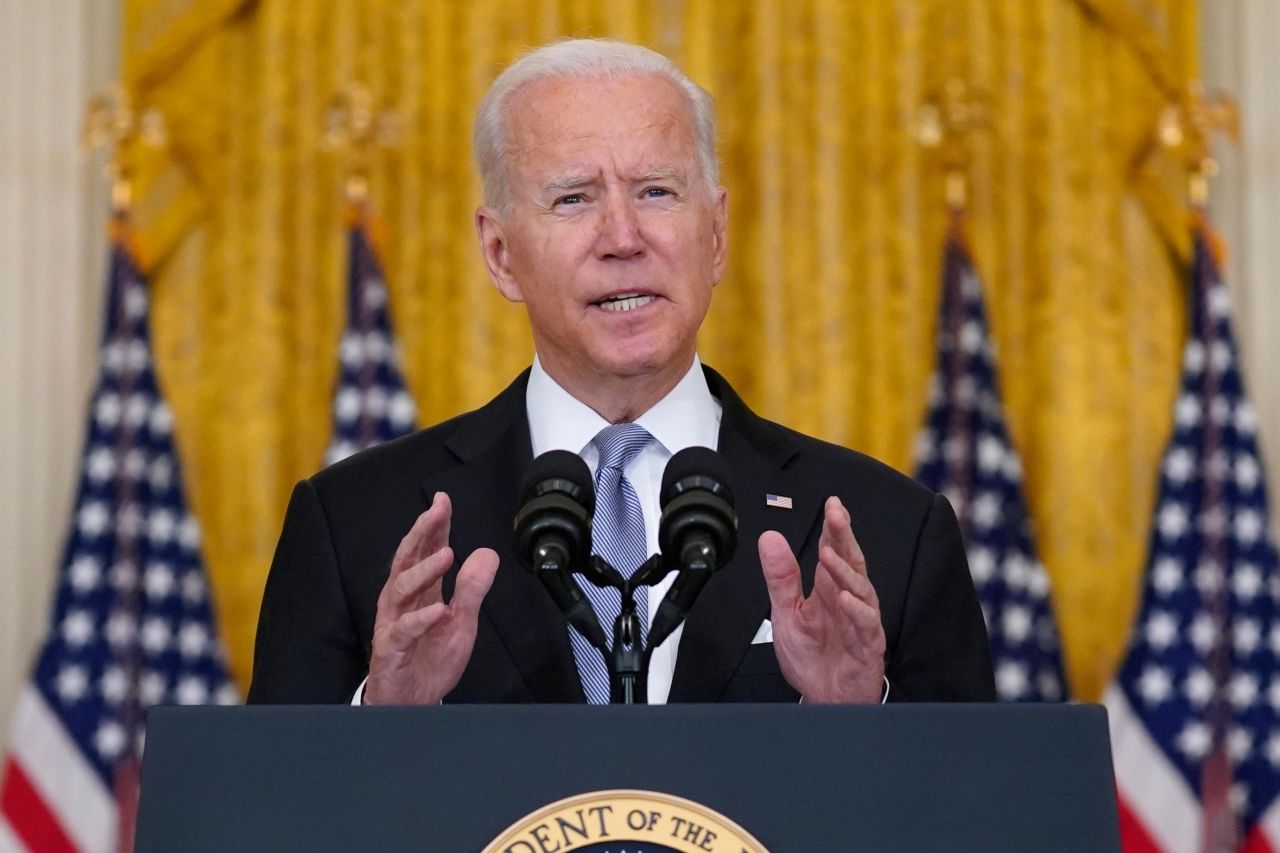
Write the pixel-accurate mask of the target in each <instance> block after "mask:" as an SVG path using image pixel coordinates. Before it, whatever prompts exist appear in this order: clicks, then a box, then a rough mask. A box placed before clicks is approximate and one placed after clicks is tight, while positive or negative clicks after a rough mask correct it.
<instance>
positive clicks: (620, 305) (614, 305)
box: [595, 293, 657, 313]
mask: <svg viewBox="0 0 1280 853" xmlns="http://www.w3.org/2000/svg"><path fill="white" fill-rule="evenodd" d="M654 299H657V297H656V296H654V295H653V294H650V293H619V294H618V295H617V296H610V297H608V298H606V299H601V300H600V301H599V302H597V303H595V304H596V305H598V306H600V307H601V308H603V309H604V310H605V311H613V312H615V313H622V312H624V311H634V310H636V309H637V308H643V307H644V306H646V305H648V304H649V303H650V302H652V301H653V300H654Z"/></svg>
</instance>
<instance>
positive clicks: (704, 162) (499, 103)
mask: <svg viewBox="0 0 1280 853" xmlns="http://www.w3.org/2000/svg"><path fill="white" fill-rule="evenodd" d="M636 74H660V75H662V76H664V77H666V78H667V79H668V80H670V81H671V82H673V83H675V84H676V85H677V86H679V87H680V91H681V92H682V93H683V94H684V96H685V99H686V100H687V101H688V102H689V109H690V112H691V113H692V116H693V130H694V139H695V141H696V143H697V146H698V163H699V166H700V167H701V169H702V177H703V179H704V180H705V181H706V182H707V184H708V185H709V186H711V187H714V186H715V185H716V182H717V181H718V180H719V177H720V166H719V163H718V162H717V160H716V113H715V106H714V105H713V104H712V102H711V95H709V94H708V93H707V91H706V90H705V89H703V88H702V87H701V86H699V85H698V84H697V83H695V82H693V81H692V80H690V79H689V77H688V75H686V74H685V73H684V72H683V71H681V70H680V69H679V67H678V66H676V64H675V63H674V62H672V61H671V60H670V59H667V58H666V57H665V56H663V55H662V54H660V53H657V52H655V51H652V50H650V49H649V48H647V47H641V46H639V45H635V44H627V43H626V42H621V41H612V40H609V39H564V40H562V41H557V42H553V43H551V44H548V45H544V46H543V47H539V48H535V49H534V50H531V51H529V52H528V53H526V54H525V55H524V56H521V57H520V58H519V59H517V60H516V61H515V62H513V63H511V64H510V65H508V66H507V68H506V69H505V70H504V71H503V72H502V73H501V74H499V75H498V78H497V79H496V80H494V81H493V83H492V85H490V86H489V91H488V92H486V93H485V96H484V100H482V101H481V102H480V106H479V107H478V108H477V109H476V121H475V126H474V127H473V129H472V134H471V146H472V150H473V152H474V154H475V158H476V166H477V168H479V170H480V179H481V181H483V182H484V200H485V204H489V205H492V206H494V207H497V208H499V209H501V210H505V209H506V208H507V206H508V204H509V202H510V187H509V186H508V183H507V162H506V158H507V140H506V127H505V123H504V114H505V111H506V106H507V101H508V100H509V99H510V97H511V95H512V93H514V92H515V91H516V90H517V89H519V88H520V87H521V86H525V85H527V84H529V83H532V82H534V81H536V80H545V79H549V78H554V77H577V78H581V79H588V80H589V79H602V78H604V79H607V78H618V77H628V76H631V75H636Z"/></svg>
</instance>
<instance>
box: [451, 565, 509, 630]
mask: <svg viewBox="0 0 1280 853" xmlns="http://www.w3.org/2000/svg"><path fill="white" fill-rule="evenodd" d="M497 573H498V554H497V552H496V551H494V550H493V549H491V548H477V549H476V550H474V551H472V552H471V556H470V557H467V559H466V562H464V563H463V564H462V568H460V569H458V580H457V583H455V584H454V586H453V600H452V601H450V602H449V606H450V607H451V608H453V610H454V612H455V613H456V615H458V616H459V617H461V618H464V619H467V620H469V621H471V622H474V621H475V620H476V617H477V614H478V613H479V612H480V602H482V601H484V597H485V594H486V593H488V592H489V588H490V587H491V586H493V578H494V576H495V575H497Z"/></svg>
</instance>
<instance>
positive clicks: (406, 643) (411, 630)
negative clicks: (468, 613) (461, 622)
mask: <svg viewBox="0 0 1280 853" xmlns="http://www.w3.org/2000/svg"><path fill="white" fill-rule="evenodd" d="M448 615H449V608H448V607H446V606H445V605H444V604H443V603H441V602H437V603H435V604H431V605H428V606H426V607H423V608H420V609H418V610H410V611H409V612H408V613H406V614H404V615H403V616H401V617H400V618H399V619H397V620H396V621H395V622H393V623H392V624H391V630H390V631H388V632H387V638H388V640H389V641H390V646H391V649H392V651H395V652H400V653H404V652H407V651H409V649H410V648H412V646H413V644H414V643H416V642H417V641H418V640H420V639H422V637H423V635H425V634H426V633H427V632H428V631H430V630H431V629H432V628H434V627H435V626H437V625H439V624H440V623H441V622H442V621H444V619H445V618H446V617H448Z"/></svg>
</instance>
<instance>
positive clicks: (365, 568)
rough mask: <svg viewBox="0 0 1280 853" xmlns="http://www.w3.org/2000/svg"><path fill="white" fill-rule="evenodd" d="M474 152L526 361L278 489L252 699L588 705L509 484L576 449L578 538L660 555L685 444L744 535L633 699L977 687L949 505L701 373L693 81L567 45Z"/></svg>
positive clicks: (592, 671)
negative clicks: (498, 388)
mask: <svg viewBox="0 0 1280 853" xmlns="http://www.w3.org/2000/svg"><path fill="white" fill-rule="evenodd" d="M474 141H475V153H476V159H477V163H478V165H479V168H480V172H481V175H482V177H483V180H484V190H485V206H483V207H481V208H480V209H479V210H478V211H477V212H476V217H475V220H476V229H477V231H478V233H479V237H480V244H481V249H482V251H483V254H484V259H485V263H486V265H487V267H488V271H489V276H490V278H491V279H492V280H493V283H494V285H495V286H496V287H497V288H498V290H499V291H500V292H501V293H502V295H503V296H505V297H506V298H507V299H509V300H511V301H513V302H522V303H524V305H525V309H526V310H527V311H528V314H529V323H530V326H531V328H532V330H533V339H534V344H535V346H536V349H537V358H536V359H535V361H534V364H533V366H532V368H531V369H530V370H529V371H526V372H525V373H524V374H523V375H521V376H520V377H519V378H517V379H516V380H515V382H513V383H512V384H511V386H510V387H508V388H507V389H506V390H505V391H503V392H502V393H501V394H499V395H498V396H497V397H496V398H495V399H494V400H493V401H492V402H490V403H489V404H488V405H486V406H484V407H483V408H481V409H479V410H477V411H475V412H471V413H468V414H465V415H462V416H460V417H458V418H455V419H453V420H451V421H448V422H446V423H444V424H440V425H438V426H435V427H432V428H430V429H426V430H423V431H421V432H419V433H417V434H415V435H413V436H410V437H408V438H405V439H402V440H400V441H396V442H392V443H390V444H387V445H384V446H382V447H378V448H374V449H372V450H370V451H367V452H365V453H362V454H359V455H357V456H355V457H353V458H351V459H349V460H347V461H344V462H342V463H339V464H337V465H335V466H333V467H331V468H328V469H326V470H325V471H322V472H321V473H319V474H317V475H316V476H314V477H312V478H311V479H310V480H306V481H303V482H302V483H300V484H299V485H298V487H297V488H296V490H295V491H294V494H293V498H292V500H291V502H290V505H289V510H288V514H287V517H286V519H285V524H284V531H283V533H282V535H281V538H280V544H279V547H278V549H277V552H276V557H275V560H274V563H273V565H272V568H271V573H270V576H269V578H268V581H267V588H266V593H265V595H264V599H263V604H262V613H261V617H260V621H259V625H258V639H257V648H256V655H255V660H254V669H253V685H252V689H251V690H250V694H249V699H250V701H251V702H342V701H350V700H353V699H354V701H356V702H357V703H363V704H435V703H439V702H442V701H444V702H530V701H539V702H582V701H590V702H593V703H602V702H607V701H608V698H609V695H608V688H607V684H608V681H607V674H606V672H605V670H604V664H603V659H602V656H601V655H600V653H599V652H598V651H596V650H595V649H593V648H591V646H590V645H589V644H587V643H586V642H585V641H584V640H583V639H582V637H580V636H579V635H578V634H577V633H576V632H575V631H572V630H570V629H569V628H568V627H567V626H566V624H565V620H564V617H563V616H562V615H561V613H560V612H559V611H558V610H557V609H556V607H555V606H554V604H553V603H552V601H551V599H550V597H549V596H548V595H547V593H546V592H545V590H544V589H543V588H542V587H541V586H540V584H539V583H538V581H537V580H536V579H535V578H534V577H533V576H532V575H531V574H530V573H529V572H527V571H525V570H524V569H523V568H522V567H521V566H520V565H519V564H518V563H517V561H516V560H515V558H514V556H513V553H512V552H513V544H512V541H511V540H512V535H511V520H512V516H513V515H514V513H515V511H516V509H517V504H518V501H519V499H520V496H519V495H518V494H517V489H518V484H519V482H520V479H521V475H522V473H523V472H524V470H525V469H526V468H527V467H528V465H529V463H530V462H531V460H532V459H533V458H534V457H535V456H536V455H538V454H541V453H543V452H546V451H548V450H551V449H556V448H562V449H568V450H572V451H573V452H575V453H579V454H581V455H582V457H583V458H584V459H585V460H586V461H587V463H588V465H589V466H590V467H591V469H592V471H593V473H594V475H595V477H596V488H597V493H598V506H597V511H596V519H595V522H596V523H595V525H594V529H595V533H594V535H595V539H596V542H595V543H594V545H595V547H596V549H597V551H598V552H601V553H608V551H607V549H608V548H609V547H611V546H610V544H609V542H610V541H614V542H616V541H618V540H620V539H622V540H626V539H629V540H630V541H631V542H632V543H633V544H634V549H633V550H636V551H638V550H639V549H642V548H643V549H645V553H652V552H654V551H656V550H657V521H658V495H657V492H658V484H659V483H660V482H661V475H662V470H663V466H664V465H665V463H666V461H667V460H668V459H670V458H671V455H672V454H674V453H675V452H677V451H679V450H681V449H683V448H685V447H690V446H696V445H702V446H708V447H712V448H716V449H717V450H718V451H719V452H720V453H721V454H722V455H723V456H724V457H725V459H726V460H727V461H728V463H729V466H730V469H731V471H732V474H733V489H734V492H735V494H736V496H737V505H738V512H739V525H740V536H741V538H742V543H743V544H742V545H741V546H740V547H739V548H738V549H737V553H736V554H735V556H734V558H733V559H732V560H731V561H730V563H729V564H728V565H727V566H726V567H725V568H724V569H722V570H721V571H719V572H718V573H717V574H716V575H715V576H714V577H713V578H712V579H711V581H710V582H709V583H708V585H707V587H706V588H705V590H704V591H703V593H702V595H701V597H700V598H699V599H698V600H697V602H696V604H695V606H694V607H693V608H692V610H691V612H690V613H689V616H688V618H687V620H686V622H685V624H684V625H682V626H681V628H680V629H679V630H677V631H676V632H675V633H674V634H672V635H671V637H669V638H668V639H667V640H666V641H665V642H664V643H663V644H662V645H661V646H659V647H658V648H657V649H656V650H655V652H654V655H653V658H652V663H651V667H650V672H649V683H648V696H649V700H650V701H651V702H664V701H672V702H676V701H685V702H688V701H703V702H714V701H789V702H795V701H799V700H801V699H803V700H804V701H806V702H880V701H883V700H885V699H913V700H988V699H993V698H994V693H995V691H994V686H993V678H992V672H991V661H990V657H989V652H988V647H987V639H986V632H985V629H984V626H983V622H982V615H981V611H980V609H979V607H978V603H977V600H976V597H975V594H974V590H973V585H972V582H971V580H970V578H969V574H968V569H967V567H966V563H965V558H964V550H963V546H962V544H961V539H960V533H959V530H958V527H957V525H956V522H955V518H954V516H953V514H952V512H951V509H950V507H949V505H948V504H947V503H946V501H945V500H944V499H942V498H941V497H938V496H935V495H933V494H931V493H929V492H927V491H926V490H924V489H922V488H921V487H919V486H917V485H915V484H914V483H912V482H911V481H910V480H908V479H907V478H905V477H903V476H901V475H899V474H897V473H895V472H894V471H892V470H890V469H889V468H887V467H885V466H883V465H881V464H879V463H877V462H875V461H873V460H871V459H869V458H867V457H865V456H862V455H860V454H857V453H854V452H852V451H849V450H845V449H842V448H838V447H835V446H832V445H829V444H826V443H823V442H819V441H817V440H815V439H812V438H808V437H805V436H802V435H799V434H797V433H795V432H792V431H790V430H787V429H785V428H784V427H781V426H779V425H777V424H773V423H770V422H768V421H765V420H763V419H761V418H758V417H757V416H755V415H754V414H753V413H752V412H751V411H750V410H749V409H748V408H747V407H746V405H745V404H744V403H743V402H742V400H740V399H739V398H738V396H737V395H736V394H735V393H734V392H733V389H732V388H730V387H729V385H728V383H727V382H726V381H725V380H724V379H723V378H721V377H720V376H719V375H718V374H716V373H715V372H714V371H712V370H710V369H708V368H705V367H703V366H702V365H701V364H700V363H699V360H698V357H697V354H696V341H697V333H698V328H699V327H700V326H701V325H702V321H703V318H704V317H705V316H706V313H707V310H708V308H709V306H710V304H711V293H712V290H713V288H714V287H715V286H716V284H717V283H718V282H719V280H720V278H721V275H722V273H723V271H724V267H725V261H726V257H727V242H726V241H727V205H726V192H725V189H724V188H723V187H720V186H719V185H718V183H717V165H716V156H715V121H714V115H713V111H712V106H711V101H710V98H709V97H708V95H707V94H706V93H705V92H704V91H703V90H702V89H701V88H699V87H698V86H697V85H695V84H694V83H693V82H691V81H690V80H689V79H688V78H687V77H686V76H685V75H684V74H683V73H682V72H681V71H680V70H679V69H677V68H676V67H675V66H674V65H673V64H672V63H671V62H670V61H668V60H667V59H665V58H664V57H662V56H660V55H658V54H656V53H653V52H652V51H649V50H647V49H645V48H641V47H637V46H633V45H627V44H621V43H617V42H609V41H593V40H571V41H563V42H558V43H555V44H552V45H549V46H546V47H543V48H540V49H538V50H535V51H533V52H531V53H529V54H527V55H525V56H524V57H523V58H521V59H520V60H518V61H517V62H515V63H514V64H513V65H511V66H510V67H509V68H508V69H507V70H506V71H505V72H504V73H503V74H502V75H501V76H500V77H499V78H498V79H497V80H496V81H495V82H494V84H493V86H492V87H491V88H490V91H489V93H488V94H487V95H486V97H485V99H484V102H483V103H482V104H481V106H480V109H479V111H478V114H477V118H476V125H475V140H474ZM767 496H786V498H788V499H789V500H779V499H776V498H775V499H773V500H767ZM602 513H604V514H605V515H606V516H607V517H603V518H602ZM855 526H856V527H857V529H858V536H857V537H855V535H854V531H853V528H854V527H855ZM605 540H608V541H605ZM753 545H754V547H753ZM459 560H461V565H460V566H459V565H458V563H459ZM620 568H622V569H624V570H629V569H634V568H635V566H634V565H631V566H620ZM670 580H671V579H670V578H668V579H667V581H666V583H669V582H670ZM806 589H808V590H809V592H808V594H807V595H806V592H805V590H806ZM664 590H665V585H663V586H659V587H656V588H655V589H654V590H651V591H649V595H648V599H647V602H646V603H645V604H644V605H643V606H642V608H641V613H642V614H644V613H645V612H646V611H647V614H648V615H649V616H650V617H651V616H652V613H653V611H654V610H655V609H656V604H657V602H658V601H659V600H661V598H662V595H663V592H664ZM591 592H592V594H593V596H594V591H591ZM593 600H594V601H595V606H596V608H597V611H598V612H599V613H600V615H601V622H602V623H603V624H605V625H608V624H611V622H612V619H611V613H610V612H609V611H610V607H612V608H613V611H612V612H613V613H616V607H617V603H616V600H615V601H614V602H613V603H612V604H610V603H609V602H608V601H607V600H606V598H605V597H602V596H594V599H593Z"/></svg>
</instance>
